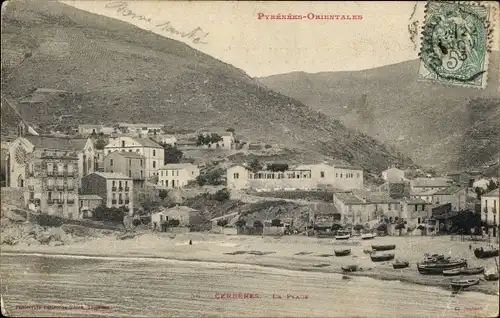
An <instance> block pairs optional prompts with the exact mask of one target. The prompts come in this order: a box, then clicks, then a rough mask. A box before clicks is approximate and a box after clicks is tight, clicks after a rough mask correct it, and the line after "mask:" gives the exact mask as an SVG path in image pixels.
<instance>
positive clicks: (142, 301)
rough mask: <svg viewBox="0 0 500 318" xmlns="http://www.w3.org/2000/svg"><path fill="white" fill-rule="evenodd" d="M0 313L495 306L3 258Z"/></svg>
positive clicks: (314, 277)
mask: <svg viewBox="0 0 500 318" xmlns="http://www.w3.org/2000/svg"><path fill="white" fill-rule="evenodd" d="M0 265H1V266H0V274H1V296H2V303H3V310H5V311H4V312H3V313H4V314H7V315H8V316H11V317H14V316H22V317H27V316H35V317H83V316H84V317H87V316H89V317H90V316H120V317H123V316H132V317H285V316H286V317H436V316H439V317H468V316H475V317H495V316H496V314H497V313H498V307H499V306H498V296H492V295H485V294H481V293H476V292H467V291H464V292H460V293H458V294H453V293H452V292H451V291H449V290H445V289H442V288H437V287H430V286H421V285H415V284H409V283H402V282H399V281H382V280H376V279H372V278H366V277H348V276H344V275H339V274H330V273H319V272H303V271H291V270H285V269H277V268H267V267H260V266H253V265H243V264H241V265H240V264H224V263H210V262H195V261H174V260H168V259H148V258H118V257H94V256H68V255H50V256H44V255H41V254H15V253H2V254H1V257H0Z"/></svg>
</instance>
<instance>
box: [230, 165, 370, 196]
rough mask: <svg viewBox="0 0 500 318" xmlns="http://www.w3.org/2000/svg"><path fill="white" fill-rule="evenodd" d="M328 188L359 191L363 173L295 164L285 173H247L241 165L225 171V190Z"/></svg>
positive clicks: (340, 166)
mask: <svg viewBox="0 0 500 318" xmlns="http://www.w3.org/2000/svg"><path fill="white" fill-rule="evenodd" d="M322 186H332V187H334V188H337V189H342V190H349V189H362V188H363V170H361V169H359V168H355V167H350V166H342V165H334V166H332V165H328V164H325V163H321V164H314V165H299V166H296V167H289V168H288V170H286V171H270V170H261V171H255V172H254V171H251V170H250V169H249V168H247V167H245V166H243V165H235V166H233V167H231V168H229V169H228V170H227V187H228V188H229V189H236V190H239V189H265V190H283V189H285V190H295V189H313V188H317V187H322Z"/></svg>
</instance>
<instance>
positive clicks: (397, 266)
mask: <svg viewBox="0 0 500 318" xmlns="http://www.w3.org/2000/svg"><path fill="white" fill-rule="evenodd" d="M408 266H410V262H408V261H403V262H401V261H396V262H394V263H392V268H394V269H400V268H406V267H408Z"/></svg>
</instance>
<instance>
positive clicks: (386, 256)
mask: <svg viewBox="0 0 500 318" xmlns="http://www.w3.org/2000/svg"><path fill="white" fill-rule="evenodd" d="M370 258H371V259H372V261H373V262H386V261H390V260H392V259H394V254H381V255H373V254H372V255H370Z"/></svg>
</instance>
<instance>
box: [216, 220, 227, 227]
mask: <svg viewBox="0 0 500 318" xmlns="http://www.w3.org/2000/svg"><path fill="white" fill-rule="evenodd" d="M228 223H229V221H228V220H218V221H217V225H218V226H222V227H224V226H226V225H227V224H228Z"/></svg>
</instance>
